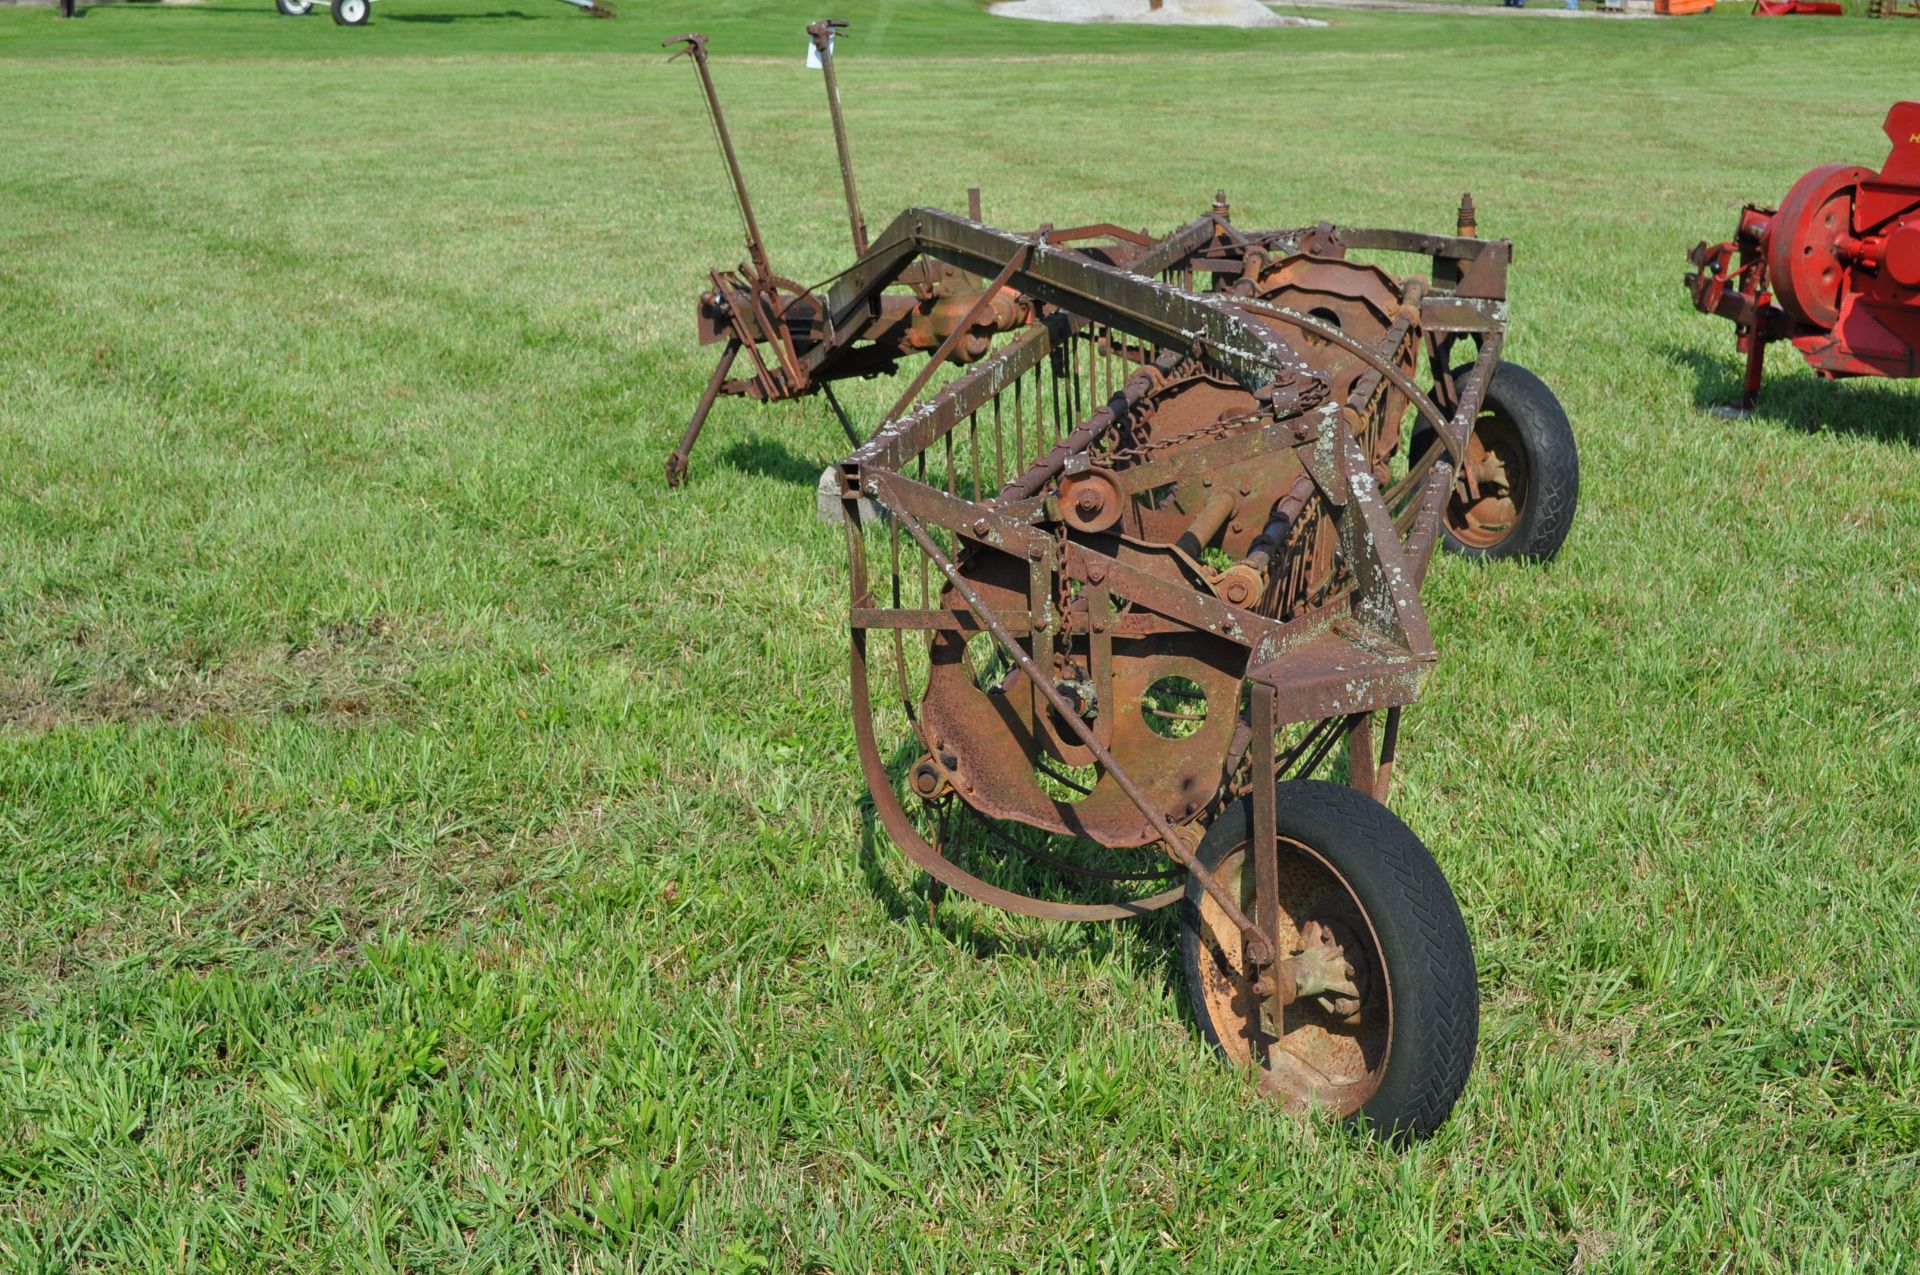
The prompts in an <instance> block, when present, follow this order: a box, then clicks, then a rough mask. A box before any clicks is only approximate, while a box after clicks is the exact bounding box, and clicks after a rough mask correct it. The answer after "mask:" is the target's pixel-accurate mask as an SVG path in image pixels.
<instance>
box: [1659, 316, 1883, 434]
mask: <svg viewBox="0 0 1920 1275" xmlns="http://www.w3.org/2000/svg"><path fill="white" fill-rule="evenodd" d="M1656 352H1657V353H1658V354H1659V355H1660V356H1661V357H1662V358H1664V359H1666V360H1667V362H1669V363H1672V364H1674V365H1675V366H1677V367H1684V368H1687V369H1689V370H1690V371H1692V373H1693V376H1694V390H1693V406H1694V407H1695V408H1696V409H1698V410H1699V411H1701V412H1702V413H1705V412H1710V411H1712V410H1713V409H1714V408H1716V407H1723V406H1726V405H1727V404H1730V403H1734V402H1736V401H1737V400H1738V399H1739V397H1740V378H1741V375H1742V373H1743V372H1744V370H1745V368H1744V363H1745V360H1744V358H1743V357H1742V356H1740V355H1738V354H1736V353H1735V352H1734V350H1733V345H1732V342H1728V343H1727V347H1726V348H1725V349H1724V350H1713V351H1708V350H1702V349H1699V348H1697V347H1693V346H1682V345H1674V344H1672V343H1667V344H1663V345H1661V346H1660V347H1658V349H1657V351H1656ZM1795 357H1796V359H1797V358H1798V356H1797V355H1796V356H1795ZM1752 419H1754V420H1759V421H1767V422H1772V423H1775V424H1780V425H1785V426H1787V427H1788V428H1790V429H1795V430H1799V431H1800V432H1802V433H1807V434H1817V433H1820V432H1822V431H1825V430H1831V431H1833V432H1834V433H1836V434H1850V435H1853V436H1856V437H1859V438H1870V439H1873V440H1874V441H1875V442H1881V443H1892V444H1896V445H1899V446H1905V447H1920V397H1916V396H1915V395H1914V394H1912V393H1911V392H1909V391H1908V390H1906V389H1904V388H1900V387H1896V386H1893V385H1889V384H1887V383H1886V382H1883V381H1879V380H1876V379H1873V378H1859V379H1850V380H1847V381H1823V380H1821V379H1820V378H1819V377H1817V376H1815V375H1814V374H1813V373H1812V371H1811V369H1808V368H1805V367H1796V368H1795V369H1793V371H1792V372H1790V373H1788V374H1786V375H1777V374H1776V375H1772V376H1770V377H1769V378H1768V380H1767V382H1766V384H1765V385H1763V386H1762V387H1761V389H1760V401H1759V402H1758V403H1757V404H1755V406H1754V409H1753V413H1752Z"/></svg>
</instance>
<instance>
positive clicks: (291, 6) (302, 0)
mask: <svg viewBox="0 0 1920 1275" xmlns="http://www.w3.org/2000/svg"><path fill="white" fill-rule="evenodd" d="M273 7H274V8H276V9H278V10H280V12H281V14H283V15H284V16H286V17H289V18H304V17H306V16H307V15H308V14H309V13H312V12H313V0H273Z"/></svg>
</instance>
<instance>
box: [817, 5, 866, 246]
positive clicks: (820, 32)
mask: <svg viewBox="0 0 1920 1275" xmlns="http://www.w3.org/2000/svg"><path fill="white" fill-rule="evenodd" d="M846 29H847V21H846V19H845V18H828V19H827V20H826V21H824V22H816V23H814V24H813V25H811V26H809V27H808V28H807V34H808V35H810V36H812V37H813V48H814V51H815V52H816V53H818V54H819V55H820V69H821V71H822V72H824V73H825V75H826V79H827V112H828V114H830V115H832V116H833V145H834V149H835V150H837V151H838V152H839V153H840V182H841V184H842V185H843V186H845V187H846V190H847V221H848V223H849V224H850V225H851V226H852V228H853V251H854V255H855V256H865V255H866V252H867V219H866V218H865V217H862V216H861V215H860V196H859V194H858V193H856V192H855V190H854V188H853V153H852V151H851V150H849V149H848V146H847V123H846V121H845V120H844V119H842V118H841V116H840V81H839V80H837V79H836V78H834V74H833V37H834V34H835V33H836V32H839V31H844V30H846Z"/></svg>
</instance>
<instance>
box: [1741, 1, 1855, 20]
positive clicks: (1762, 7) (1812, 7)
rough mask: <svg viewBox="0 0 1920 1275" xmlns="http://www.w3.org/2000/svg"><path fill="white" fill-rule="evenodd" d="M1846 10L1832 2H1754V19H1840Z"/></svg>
mask: <svg viewBox="0 0 1920 1275" xmlns="http://www.w3.org/2000/svg"><path fill="white" fill-rule="evenodd" d="M1846 12H1847V11H1846V9H1845V8H1844V7H1843V6H1841V5H1838V4H1835V3H1833V0H1754V6H1753V16H1754V17H1756V18H1790V17H1795V16H1799V17H1805V18H1840V17H1845V16H1846Z"/></svg>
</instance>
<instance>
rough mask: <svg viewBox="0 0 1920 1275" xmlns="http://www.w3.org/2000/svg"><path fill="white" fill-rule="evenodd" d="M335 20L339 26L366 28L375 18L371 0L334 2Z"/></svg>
mask: <svg viewBox="0 0 1920 1275" xmlns="http://www.w3.org/2000/svg"><path fill="white" fill-rule="evenodd" d="M332 9H333V20H334V23H335V24H336V25H338V26H343V27H364V26H365V25H367V19H368V18H370V17H372V16H373V5H372V3H371V0H333V4H332Z"/></svg>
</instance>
